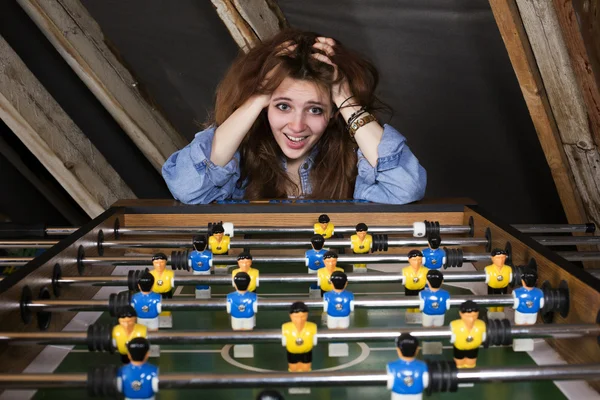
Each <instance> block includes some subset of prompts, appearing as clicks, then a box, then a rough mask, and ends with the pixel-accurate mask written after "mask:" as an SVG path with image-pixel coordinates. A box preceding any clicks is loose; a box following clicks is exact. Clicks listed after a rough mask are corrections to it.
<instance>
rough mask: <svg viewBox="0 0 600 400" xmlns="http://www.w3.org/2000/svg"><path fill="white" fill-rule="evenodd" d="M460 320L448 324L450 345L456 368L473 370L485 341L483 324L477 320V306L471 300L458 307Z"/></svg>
mask: <svg viewBox="0 0 600 400" xmlns="http://www.w3.org/2000/svg"><path fill="white" fill-rule="evenodd" d="M458 314H459V315H460V319H457V320H454V321H452V322H450V332H451V333H452V335H451V336H450V343H452V344H453V345H454V362H456V366H457V367H458V368H475V365H476V364H477V355H478V354H479V346H481V344H482V343H483V342H485V339H486V326H485V322H483V321H482V320H480V319H479V306H478V305H477V303H475V302H474V301H472V300H467V301H465V302H464V303H462V304H461V305H460V309H459V313H458Z"/></svg>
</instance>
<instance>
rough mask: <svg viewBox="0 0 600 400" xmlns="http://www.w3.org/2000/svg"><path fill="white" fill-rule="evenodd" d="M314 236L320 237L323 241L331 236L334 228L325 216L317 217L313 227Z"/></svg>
mask: <svg viewBox="0 0 600 400" xmlns="http://www.w3.org/2000/svg"><path fill="white" fill-rule="evenodd" d="M314 230H315V234H317V235H322V236H323V237H324V238H325V239H329V238H330V237H332V236H333V230H334V226H333V224H332V223H331V222H330V219H329V216H328V215H327V214H321V215H319V222H317V223H316V224H315V225H314Z"/></svg>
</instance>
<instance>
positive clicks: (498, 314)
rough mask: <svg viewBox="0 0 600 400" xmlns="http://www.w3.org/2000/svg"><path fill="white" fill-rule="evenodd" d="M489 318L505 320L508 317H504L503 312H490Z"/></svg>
mask: <svg viewBox="0 0 600 400" xmlns="http://www.w3.org/2000/svg"><path fill="white" fill-rule="evenodd" d="M488 318H489V319H504V318H506V315H504V313H503V312H498V311H495V312H488Z"/></svg>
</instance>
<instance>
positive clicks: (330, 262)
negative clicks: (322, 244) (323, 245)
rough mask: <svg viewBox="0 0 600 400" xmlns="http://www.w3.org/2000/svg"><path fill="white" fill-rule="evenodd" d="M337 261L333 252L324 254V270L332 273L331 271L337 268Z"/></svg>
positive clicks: (329, 251)
mask: <svg viewBox="0 0 600 400" xmlns="http://www.w3.org/2000/svg"><path fill="white" fill-rule="evenodd" d="M337 259H338V255H337V253H336V252H335V251H333V250H328V251H327V252H325V254H323V263H324V264H325V268H327V270H328V271H329V272H333V270H334V269H335V267H336V266H337Z"/></svg>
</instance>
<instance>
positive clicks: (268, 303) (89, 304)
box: [28, 295, 514, 312]
mask: <svg viewBox="0 0 600 400" xmlns="http://www.w3.org/2000/svg"><path fill="white" fill-rule="evenodd" d="M467 300H472V301H475V302H476V303H477V304H479V305H480V306H485V307H488V306H512V305H513V303H514V297H513V296H512V295H490V296H452V298H451V299H450V301H449V303H450V305H451V306H454V307H456V306H460V305H461V304H462V303H463V302H465V301H467ZM295 301H302V302H304V304H306V305H307V306H308V308H314V309H323V300H320V299H291V298H270V299H260V300H259V301H258V308H259V310H285V309H288V308H289V307H290V304H292V303H293V302H295ZM161 304H162V309H163V310H165V311H197V310H201V311H208V310H225V307H226V305H227V301H226V300H225V299H222V300H198V299H194V300H189V299H187V300H179V299H177V300H173V299H167V300H162V302H161ZM419 304H420V301H419V300H418V299H417V297H416V296H412V297H366V296H365V297H357V298H356V299H355V300H354V306H355V307H356V308H371V309H373V308H414V307H419ZM28 308H29V309H30V310H31V311H33V312H38V311H50V312H62V311H73V312H75V311H106V310H108V301H106V300H33V301H32V302H31V303H29V304H28Z"/></svg>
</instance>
